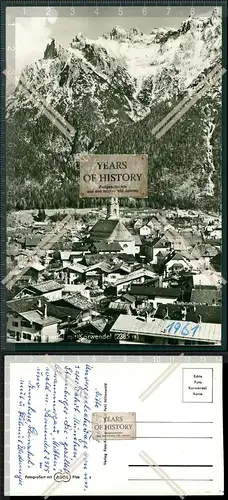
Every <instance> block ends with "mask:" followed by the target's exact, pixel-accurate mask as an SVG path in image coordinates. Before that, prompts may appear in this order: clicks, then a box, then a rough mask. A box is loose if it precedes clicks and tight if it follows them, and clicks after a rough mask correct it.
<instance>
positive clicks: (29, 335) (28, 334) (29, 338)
mask: <svg viewBox="0 0 228 500" xmlns="http://www.w3.org/2000/svg"><path fill="white" fill-rule="evenodd" d="M23 339H25V340H31V339H32V335H31V333H23Z"/></svg>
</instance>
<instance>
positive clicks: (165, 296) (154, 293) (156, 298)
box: [129, 285, 181, 308]
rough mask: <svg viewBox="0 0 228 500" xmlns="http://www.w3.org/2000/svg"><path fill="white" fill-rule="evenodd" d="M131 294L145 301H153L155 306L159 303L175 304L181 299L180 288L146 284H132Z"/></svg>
mask: <svg viewBox="0 0 228 500" xmlns="http://www.w3.org/2000/svg"><path fill="white" fill-rule="evenodd" d="M129 294H130V295H133V296H134V297H136V298H137V299H140V300H141V301H143V302H147V303H152V304H153V306H154V308H156V307H157V304H158V303H160V304H173V303H174V302H177V300H179V299H181V290H180V289H179V288H159V287H154V286H151V285H150V286H146V285H132V286H131V288H130V290H129Z"/></svg>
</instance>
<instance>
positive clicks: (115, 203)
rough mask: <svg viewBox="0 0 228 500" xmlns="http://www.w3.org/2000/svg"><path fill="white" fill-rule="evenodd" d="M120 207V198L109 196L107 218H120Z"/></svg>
mask: <svg viewBox="0 0 228 500" xmlns="http://www.w3.org/2000/svg"><path fill="white" fill-rule="evenodd" d="M119 216H120V207H119V200H118V198H114V197H112V198H109V199H108V201H107V219H119Z"/></svg>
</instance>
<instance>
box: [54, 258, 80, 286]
mask: <svg viewBox="0 0 228 500" xmlns="http://www.w3.org/2000/svg"><path fill="white" fill-rule="evenodd" d="M86 269H87V268H86V266H83V265H81V264H79V263H77V264H74V265H72V266H63V267H60V268H58V269H54V270H53V275H54V279H55V280H60V281H61V282H63V283H65V284H66V285H74V284H77V283H78V282H82V281H83V280H84V273H85V270H86Z"/></svg>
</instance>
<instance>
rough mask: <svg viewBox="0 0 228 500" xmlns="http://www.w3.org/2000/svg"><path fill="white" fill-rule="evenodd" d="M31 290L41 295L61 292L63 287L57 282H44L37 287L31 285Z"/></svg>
mask: <svg viewBox="0 0 228 500" xmlns="http://www.w3.org/2000/svg"><path fill="white" fill-rule="evenodd" d="M29 288H31V289H32V290H35V291H37V292H39V293H47V292H52V291H54V290H60V289H61V288H63V285H60V284H59V283H58V282H57V281H54V280H50V281H43V282H42V283H37V284H36V285H29Z"/></svg>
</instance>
